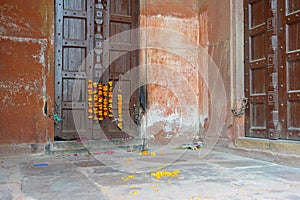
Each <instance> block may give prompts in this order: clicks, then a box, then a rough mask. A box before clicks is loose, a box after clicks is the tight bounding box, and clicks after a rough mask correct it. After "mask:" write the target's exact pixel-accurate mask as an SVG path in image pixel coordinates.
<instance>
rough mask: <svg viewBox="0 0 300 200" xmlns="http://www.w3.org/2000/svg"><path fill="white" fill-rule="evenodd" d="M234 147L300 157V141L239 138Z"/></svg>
mask: <svg viewBox="0 0 300 200" xmlns="http://www.w3.org/2000/svg"><path fill="white" fill-rule="evenodd" d="M235 146H236V147H241V148H249V149H256V150H259V149H261V150H271V151H274V152H280V153H291V154H296V155H299V156H300V141H291V140H269V139H261V138H250V137H240V138H237V139H236V140H235Z"/></svg>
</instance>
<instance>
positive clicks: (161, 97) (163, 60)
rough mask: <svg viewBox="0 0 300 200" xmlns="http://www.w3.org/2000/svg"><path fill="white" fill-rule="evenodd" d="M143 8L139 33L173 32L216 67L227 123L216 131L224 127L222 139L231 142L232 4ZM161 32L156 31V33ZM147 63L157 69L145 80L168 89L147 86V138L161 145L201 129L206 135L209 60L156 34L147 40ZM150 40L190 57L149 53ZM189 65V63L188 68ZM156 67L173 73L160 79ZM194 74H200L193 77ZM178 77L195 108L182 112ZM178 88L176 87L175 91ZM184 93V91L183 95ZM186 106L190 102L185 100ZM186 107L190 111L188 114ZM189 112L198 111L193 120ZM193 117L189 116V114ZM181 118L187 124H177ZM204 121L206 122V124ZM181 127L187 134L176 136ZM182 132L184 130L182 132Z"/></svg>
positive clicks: (198, 1)
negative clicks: (157, 81)
mask: <svg viewBox="0 0 300 200" xmlns="http://www.w3.org/2000/svg"><path fill="white" fill-rule="evenodd" d="M142 2H143V4H142V5H141V8H142V9H141V10H142V12H141V27H142V28H145V27H147V28H149V27H155V28H158V29H171V30H174V31H176V32H179V33H181V34H183V35H184V36H185V37H186V38H189V39H190V40H192V41H193V42H194V43H195V44H197V45H199V46H200V48H203V49H205V51H207V52H208V54H209V56H210V58H212V59H213V61H214V63H215V64H216V66H217V68H218V70H219V72H220V74H221V76H222V80H223V84H224V87H225V90H226V98H227V100H228V102H227V103H228V104H226V105H225V107H226V108H224V110H225V112H226V121H225V122H224V124H220V126H224V129H223V132H222V134H221V137H225V138H231V137H232V130H230V129H227V127H229V126H230V119H231V114H230V97H231V88H230V86H231V77H230V72H231V71H230V12H231V11H230V0H223V1H220V0H188V1H181V0H164V1H159V0H145V1H142ZM158 32H159V31H158ZM146 39H147V41H146V43H147V45H146V46H147V48H148V50H147V51H146V53H145V54H146V55H145V57H146V59H145V60H146V61H145V62H146V63H147V65H153V64H156V65H157V70H155V68H154V69H153V68H151V69H152V70H148V71H147V80H148V82H151V79H157V77H160V78H161V79H165V82H166V84H165V85H167V86H166V87H162V86H160V85H150V86H148V95H149V102H148V103H149V105H148V106H149V110H148V113H147V134H148V136H149V134H150V135H151V137H152V138H155V139H156V138H157V139H162V138H166V137H170V136H171V137H172V136H174V135H180V134H186V133H187V134H188V135H192V134H195V132H193V131H195V130H196V131H198V132H201V127H203V126H205V128H206V129H207V128H208V127H209V126H208V124H207V123H208V122H209V121H210V120H213V119H209V112H210V111H211V106H213V105H210V100H209V94H208V93H209V92H208V89H207V88H206V83H205V81H204V80H203V78H204V79H205V80H207V81H208V80H209V78H210V75H209V73H208V71H209V65H207V64H206V62H207V59H209V58H202V57H203V56H202V55H197V53H196V51H193V50H192V49H191V47H190V45H187V44H186V43H185V41H184V40H178V38H176V34H174V35H173V34H170V35H169V36H168V37H165V38H164V37H159V34H156V33H155V32H154V33H153V32H152V31H150V33H149V34H147V38H146ZM151 40H154V41H155V40H156V42H159V43H160V45H161V46H167V47H170V48H172V45H173V46H174V48H177V50H176V52H181V53H182V54H186V53H189V55H188V56H187V55H184V56H182V57H181V56H178V55H172V53H170V52H168V51H164V50H161V49H151V46H153V44H151ZM187 61H188V62H187ZM159 66H167V67H170V71H173V70H174V71H175V72H176V73H174V74H173V76H172V75H171V76H168V77H167V76H162V75H160V74H159V69H158V68H159ZM195 68H196V69H197V68H198V72H199V70H200V71H201V74H200V75H199V74H197V70H196V71H195ZM176 76H182V77H185V78H186V79H187V80H188V84H190V86H191V87H192V88H193V91H194V93H195V94H196V96H197V104H195V105H193V104H188V105H185V106H186V107H183V106H182V105H180V102H181V101H182V99H178V98H177V97H176V94H174V93H172V91H170V89H169V88H172V84H174V83H172V79H176ZM178 87H180V86H178ZM182 92H183V93H185V91H184V90H183V91H182ZM184 98H185V101H184V102H188V99H189V98H190V97H189V96H186V97H184ZM189 107H190V108H189ZM193 108H198V111H197V113H196V115H195V113H194V112H193ZM189 111H192V112H189ZM183 115H185V116H186V115H188V117H189V119H190V120H189V121H181V122H180V123H178V121H180V118H181V117H182V116H183ZM206 118H208V120H205V119H206ZM179 127H181V130H182V131H185V132H186V133H179V132H178V130H179ZM182 127H183V128H182Z"/></svg>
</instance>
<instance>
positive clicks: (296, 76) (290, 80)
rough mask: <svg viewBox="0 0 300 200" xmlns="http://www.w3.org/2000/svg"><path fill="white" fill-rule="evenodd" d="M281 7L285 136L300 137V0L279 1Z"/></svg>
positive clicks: (297, 138) (282, 103)
mask: <svg viewBox="0 0 300 200" xmlns="http://www.w3.org/2000/svg"><path fill="white" fill-rule="evenodd" d="M279 7H280V8H282V9H284V10H286V12H283V13H282V15H280V16H279V25H280V26H281V27H285V29H283V31H281V32H280V37H281V38H285V39H286V40H282V41H281V43H280V45H281V46H282V54H281V55H280V58H279V60H280V66H281V70H280V73H279V84H280V86H279V88H280V92H281V93H282V95H280V99H279V101H280V107H281V109H280V111H281V112H280V121H281V123H282V125H283V130H284V133H283V134H282V138H283V139H291V140H300V123H299V122H300V37H299V35H300V17H299V16H300V2H299V1H296V0H287V1H286V2H284V1H279Z"/></svg>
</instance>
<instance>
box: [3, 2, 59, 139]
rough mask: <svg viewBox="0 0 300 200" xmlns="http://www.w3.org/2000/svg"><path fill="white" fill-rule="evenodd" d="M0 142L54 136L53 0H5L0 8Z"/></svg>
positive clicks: (50, 137)
mask: <svg viewBox="0 0 300 200" xmlns="http://www.w3.org/2000/svg"><path fill="white" fill-rule="evenodd" d="M0 16H1V20H0V43H1V46H0V99H1V100H0V108H1V109H0V144H20V143H44V142H46V141H47V139H48V138H49V139H52V138H53V121H51V120H50V119H49V117H48V116H47V115H46V114H45V113H44V108H45V106H46V104H45V103H46V102H47V110H48V111H49V112H51V109H50V108H52V107H53V103H52V102H53V92H54V87H53V78H54V72H53V37H52V36H53V16H54V5H53V1H43V0H33V1H26V0H18V1H16V0H6V1H2V2H1V8H0Z"/></svg>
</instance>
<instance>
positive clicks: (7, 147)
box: [0, 138, 146, 156]
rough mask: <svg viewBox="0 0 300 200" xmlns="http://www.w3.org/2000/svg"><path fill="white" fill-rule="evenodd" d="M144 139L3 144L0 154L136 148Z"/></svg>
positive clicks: (141, 146) (141, 144)
mask: <svg viewBox="0 0 300 200" xmlns="http://www.w3.org/2000/svg"><path fill="white" fill-rule="evenodd" d="M145 142H146V141H144V139H142V138H133V139H130V140H122V139H114V140H90V141H83V142H77V141H54V142H48V143H39V144H3V145H0V155H1V156H12V155H17V154H18V155H19V154H56V153H65V152H74V153H81V152H87V151H102V150H113V149H126V150H130V149H136V150H142V149H143V148H144V147H145Z"/></svg>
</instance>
